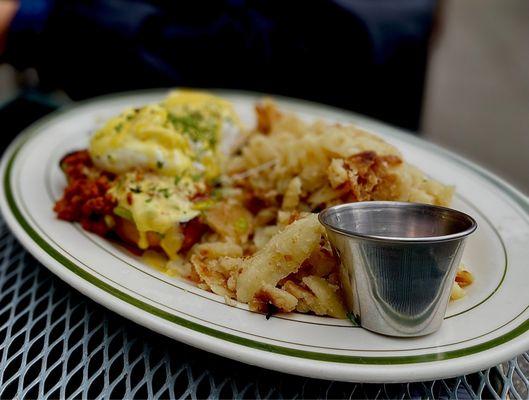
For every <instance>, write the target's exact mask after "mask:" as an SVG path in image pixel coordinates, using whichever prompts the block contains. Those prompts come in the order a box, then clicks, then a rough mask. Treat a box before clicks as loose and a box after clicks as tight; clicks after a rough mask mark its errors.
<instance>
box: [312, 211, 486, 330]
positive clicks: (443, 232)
mask: <svg viewBox="0 0 529 400" xmlns="http://www.w3.org/2000/svg"><path fill="white" fill-rule="evenodd" d="M319 219H320V222H321V223H322V224H323V225H324V226H325V228H326V229H327V234H328V237H329V240H330V242H331V244H332V246H333V250H334V252H335V254H336V255H337V257H338V258H339V259H340V262H341V271H340V272H341V273H340V275H341V281H342V289H343V291H344V293H345V297H346V301H347V307H348V308H349V310H350V311H351V312H352V313H353V315H354V317H355V319H356V320H357V321H358V322H359V323H360V325H361V326H362V327H364V328H366V329H369V330H371V331H374V332H378V333H382V334H385V335H390V336H422V335H426V334H429V333H432V332H435V331H436V330H438V329H439V328H440V326H441V323H442V322H443V318H444V315H445V312H446V307H447V305H448V301H449V298H450V291H451V288H452V284H453V282H454V279H455V274H456V272H457V267H458V265H459V262H460V260H461V255H462V253H463V247H464V244H465V238H466V237H467V236H468V235H470V234H471V233H472V232H474V231H475V230H476V227H477V224H476V222H475V221H474V219H473V218H472V217H470V216H468V215H467V214H464V213H462V212H460V211H456V210H452V209H449V208H445V207H437V206H432V205H427V204H416V203H400V202H391V201H369V202H358V203H349V204H343V205H339V206H335V207H331V208H328V209H326V210H324V211H322V212H321V213H320V215H319Z"/></svg>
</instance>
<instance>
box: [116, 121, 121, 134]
mask: <svg viewBox="0 0 529 400" xmlns="http://www.w3.org/2000/svg"><path fill="white" fill-rule="evenodd" d="M122 129H123V122H120V123H119V124H117V125H116V131H117V132H121V130H122Z"/></svg>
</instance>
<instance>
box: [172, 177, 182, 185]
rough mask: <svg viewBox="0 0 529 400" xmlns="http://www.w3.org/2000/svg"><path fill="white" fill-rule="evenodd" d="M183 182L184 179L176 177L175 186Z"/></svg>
mask: <svg viewBox="0 0 529 400" xmlns="http://www.w3.org/2000/svg"><path fill="white" fill-rule="evenodd" d="M181 180H182V177H181V176H175V177H174V184H175V186H176V185H178V184H179V183H180V181H181Z"/></svg>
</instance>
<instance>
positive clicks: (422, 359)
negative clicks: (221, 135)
mask: <svg viewBox="0 0 529 400" xmlns="http://www.w3.org/2000/svg"><path fill="white" fill-rule="evenodd" d="M167 91H168V90H163V89H161V90H142V91H131V92H122V93H114V94H110V95H105V96H99V97H95V98H92V99H88V100H85V101H82V102H79V103H76V104H74V105H71V106H67V107H65V108H63V109H60V110H57V111H55V112H53V113H51V114H50V115H48V116H46V117H44V118H42V119H40V120H38V121H36V122H35V123H33V124H32V125H30V126H29V127H27V128H26V129H24V130H23V131H22V132H21V133H20V134H19V136H18V137H17V138H16V139H15V140H14V141H13V142H12V143H11V144H10V146H9V147H8V148H7V149H6V151H5V152H4V154H3V156H2V163H1V166H0V177H1V179H2V186H3V189H4V190H3V191H0V192H1V195H0V209H1V211H2V213H3V215H4V218H5V219H6V222H7V224H8V226H9V228H10V229H11V231H12V232H13V233H14V234H15V236H16V237H17V238H18V240H19V241H21V242H22V244H23V245H24V247H25V248H26V249H28V250H29V251H30V253H31V254H32V255H33V256H35V257H36V258H37V259H38V260H39V261H41V262H42V263H43V264H44V265H46V267H48V269H50V270H51V271H52V272H53V273H54V274H56V275H58V276H59V277H60V278H61V279H63V280H65V281H67V283H68V284H70V285H72V286H73V287H75V288H76V289H78V290H80V291H81V292H83V293H84V294H85V295H87V296H88V297H91V298H92V299H93V300H95V301H96V302H98V303H100V304H102V305H104V306H106V307H107V308H110V309H111V310H113V311H116V312H118V313H119V312H124V314H126V315H127V318H129V319H132V320H134V321H135V322H138V323H140V324H141V325H143V326H145V327H147V328H149V329H153V326H152V322H153V319H152V317H153V316H154V317H156V318H159V319H163V320H164V323H165V324H166V323H167V322H171V323H173V324H177V326H179V327H183V328H184V329H186V330H192V331H193V332H192V333H194V332H198V333H199V334H200V335H207V338H208V339H209V340H210V341H211V338H214V339H215V341H222V342H227V343H229V346H228V347H230V346H233V345H236V346H237V347H238V349H239V350H240V348H241V347H247V348H249V349H251V351H250V353H248V352H246V353H248V354H247V357H246V359H244V361H245V362H247V363H250V364H259V365H261V366H265V367H268V368H271V369H280V370H283V371H285V372H290V373H297V374H302V375H307V376H313V377H322V371H321V368H322V367H321V366H316V368H314V367H311V366H310V363H305V364H300V363H294V364H299V365H298V367H297V368H292V367H288V366H286V365H285V362H286V363H291V361H289V360H286V361H285V362H282V363H279V362H278V360H277V356H279V357H282V356H284V357H287V358H288V359H294V358H297V359H298V360H301V361H303V360H307V359H309V360H312V361H316V362H318V363H324V364H329V365H331V366H332V368H331V369H330V371H327V373H324V374H323V375H324V377H326V378H327V379H334V378H336V375H343V374H339V373H336V372H338V371H337V370H336V369H337V368H338V369H339V368H340V367H343V366H344V365H347V366H349V367H350V366H352V365H354V366H362V367H367V366H368V365H370V366H373V367H386V368H387V367H396V366H398V367H401V366H403V365H411V366H414V365H415V366H416V365H421V366H423V365H425V364H427V363H434V364H436V365H439V364H438V363H439V362H449V361H450V360H461V358H470V357H474V356H476V355H478V356H480V355H481V356H483V354H484V353H483V351H485V350H489V349H496V353H498V354H497V355H496V357H494V355H495V354H496V353H493V354H492V355H491V354H489V357H488V358H489V359H490V360H489V361H488V362H487V364H488V365H492V364H495V363H497V362H501V361H504V360H505V359H507V358H509V357H511V356H513V355H515V354H518V353H519V352H521V351H524V350H526V349H525V347H529V336H527V337H525V338H523V337H522V338H523V339H524V340H518V341H515V339H522V338H520V336H521V335H523V334H524V333H525V332H527V331H528V330H529V319H527V320H525V321H523V322H522V323H521V324H519V325H518V326H516V327H515V328H513V329H512V330H511V331H509V332H507V333H504V334H503V335H501V336H499V337H496V338H493V339H491V340H489V341H487V342H484V343H480V344H477V345H473V346H470V347H465V348H462V349H456V350H451V351H446V352H440V353H428V354H420V355H406V356H351V355H339V354H325V353H319V352H312V351H307V350H300V349H291V348H288V347H284V346H278V345H272V344H267V343H262V342H258V341H255V340H252V339H247V338H244V337H240V336H237V335H233V334H230V333H226V332H221V331H218V330H216V329H213V328H210V327H207V326H203V325H201V324H199V323H196V322H193V321H189V320H186V319H185V318H182V317H179V316H176V315H172V314H170V313H169V312H167V311H165V310H162V309H159V308H157V307H155V306H152V305H150V304H147V303H145V302H143V301H141V300H139V299H136V298H134V297H133V296H131V295H129V294H127V293H124V292H122V291H120V290H118V289H116V288H114V287H112V286H111V285H109V284H108V283H106V282H104V281H101V280H100V279H98V278H96V277H95V276H93V275H91V274H90V273H89V272H86V271H84V270H83V269H82V268H81V267H79V266H77V265H76V264H75V263H74V262H72V261H71V260H69V259H68V258H66V257H65V256H63V255H62V254H61V253H60V252H58V251H57V250H56V249H54V248H53V246H52V245H50V244H48V243H47V242H46V241H45V240H44V239H43V238H42V237H41V236H40V235H39V234H38V233H37V232H36V231H35V230H34V229H33V228H32V227H31V225H30V224H29V223H28V222H27V221H26V220H25V218H24V216H23V215H22V213H21V212H20V210H19V209H18V206H17V204H16V201H15V199H14V197H13V193H12V192H11V187H10V178H11V169H12V167H13V165H14V162H15V160H16V156H17V155H18V154H19V151H20V150H21V149H22V148H23V147H24V145H25V144H26V143H27V142H28V141H29V140H30V139H31V137H33V136H34V135H36V134H38V132H39V130H40V129H41V128H42V127H43V126H45V125H47V124H49V123H52V122H53V121H54V120H57V119H60V117H61V116H63V115H64V114H66V113H71V112H76V111H77V110H79V109H81V108H82V107H83V106H86V105H90V104H94V103H100V102H105V101H108V100H119V99H125V98H127V97H131V96H132V97H134V96H139V95H143V96H148V95H151V96H157V95H160V96H161V95H163V94H164V93H167ZM208 91H210V92H213V93H218V94H220V95H232V96H244V97H252V98H255V97H264V96H266V95H265V94H261V93H256V92H247V91H230V90H220V91H219V90H214V89H213V90H208ZM268 96H270V95H268ZM272 97H274V98H276V99H278V100H280V101H283V102H288V103H290V104H297V105H301V106H303V105H305V106H309V107H311V108H317V109H319V110H321V111H324V110H327V111H332V112H333V113H338V114H341V115H343V116H351V117H353V118H355V117H356V118H359V119H363V120H364V121H367V122H372V123H375V124H378V125H379V126H382V127H384V128H385V131H386V132H388V134H390V135H393V136H396V137H398V138H400V139H404V140H405V141H408V142H411V143H412V144H414V145H418V146H420V147H423V148H426V149H428V150H430V151H432V150H435V151H437V152H441V153H443V155H444V156H446V157H448V158H449V159H452V160H453V161H455V162H457V163H458V164H462V165H463V166H465V167H467V168H469V169H470V170H472V171H473V172H476V173H478V174H479V175H481V176H482V177H484V178H486V179H487V181H489V182H491V183H492V184H494V185H495V186H496V187H498V188H500V189H502V191H503V192H504V193H505V194H507V195H508V197H509V198H510V199H511V200H513V201H514V202H515V203H516V204H517V205H518V206H520V208H521V209H522V210H523V211H524V213H525V215H526V216H528V215H529V199H528V198H527V197H526V196H524V194H523V193H521V192H520V191H518V190H517V189H516V188H514V187H513V186H512V185H510V184H509V183H508V182H506V181H504V180H503V179H502V178H500V177H498V176H497V175H495V174H493V173H491V172H489V171H487V170H485V169H483V168H482V167H480V166H479V165H477V164H475V163H474V162H472V161H469V160H467V159H464V158H462V157H461V156H459V155H457V154H455V153H452V152H451V151H449V150H446V149H444V148H442V147H440V146H438V145H436V144H433V143H430V142H427V141H425V140H423V139H420V138H417V137H414V136H411V135H408V134H406V133H405V131H403V130H401V129H398V128H393V127H391V126H388V125H386V124H384V123H381V122H379V121H375V120H372V119H370V118H368V117H363V116H360V115H358V114H355V113H352V112H350V111H348V110H342V109H339V108H335V107H331V106H327V105H322V104H318V103H312V102H308V101H305V100H298V99H293V98H288V97H284V96H276V95H272ZM70 274H72V275H71V276H68V275H70ZM79 278H81V279H80V280H79ZM94 289H97V290H96V291H94ZM98 291H102V292H105V293H106V294H107V295H110V296H111V297H110V298H107V297H105V296H103V297H101V296H98V295H97V294H98V293H97V292H98ZM116 299H119V302H117V301H115V300H116ZM124 306H126V307H124ZM127 307H130V308H131V309H129V310H124V308H127ZM137 308H140V309H141V310H142V311H143V312H145V313H147V315H148V316H149V318H140V317H139V315H136V314H138V313H134V310H136V309H137ZM156 325H157V326H158V328H159V329H154V330H156V331H158V332H160V333H162V334H165V335H168V336H171V337H173V338H175V339H178V340H182V341H183V342H186V343H188V344H191V345H193V346H196V347H200V348H203V349H205V350H206V351H211V352H214V353H218V354H221V355H224V356H227V357H229V358H236V359H237V354H233V350H231V351H230V350H229V349H227V351H221V350H222V349H215V348H214V347H215V346H211V345H208V343H205V342H204V340H194V338H192V337H190V336H189V335H184V334H183V332H178V329H177V330H176V331H174V332H168V329H167V327H163V326H162V325H163V323H162V324H156ZM179 333H181V334H179ZM187 333H189V332H187ZM184 336H186V337H184ZM201 339H204V338H201ZM197 342H202V343H201V344H197ZM507 344H509V345H510V346H507V347H508V348H507V349H504V351H503V352H500V351H499V350H500V349H499V347H500V346H503V347H506V346H505V345H507ZM515 344H517V345H516V346H515ZM255 351H257V352H258V353H259V354H260V355H261V357H260V356H259V354H258V355H257V357H256V354H257V353H255ZM265 352H267V353H268V354H267V355H268V356H269V357H262V353H265ZM500 353H505V354H504V355H503V354H502V355H501V356H500ZM270 354H272V356H271V357H270ZM481 358H482V361H481V363H479V360H476V363H477V364H476V366H477V365H478V364H479V366H478V369H479V368H481V367H483V366H484V363H485V362H484V360H483V357H481ZM265 361H266V362H265ZM278 364H282V365H281V367H282V368H278ZM468 367H470V365H468ZM468 367H467V368H464V367H460V368H454V366H453V365H452V366H450V367H445V368H442V369H443V370H445V371H446V372H444V373H443V372H439V373H436V374H435V375H433V376H432V375H431V374H430V375H428V374H424V373H423V374H420V376H417V378H419V379H417V380H421V379H425V378H436V377H443V376H444V375H446V376H455V375H459V374H460V373H462V372H470V371H473V369H469V368H468ZM472 368H474V367H472ZM349 369H350V368H349ZM437 369H440V368H437ZM332 370H334V372H335V373H332ZM370 370H371V372H370V373H368V371H370ZM392 370H393V372H392V373H391V374H390V375H389V376H388V375H386V376H384V377H380V376H379V377H378V378H379V379H380V378H382V379H381V380H380V381H388V380H391V381H398V380H406V381H410V378H414V377H409V376H408V377H406V378H405V379H403V377H402V375H403V373H400V372H399V371H398V370H397V369H395V368H392ZM399 370H402V372H404V368H399ZM428 370H430V368H428ZM351 372H352V371H351ZM363 372H364V373H360V374H353V375H354V376H352V378H356V379H358V378H359V377H360V378H361V379H364V378H362V376H365V378H367V379H368V380H369V381H371V382H374V381H379V380H378V379H377V375H378V374H380V373H381V370H380V368H375V369H372V368H364V371H363ZM373 372H375V373H376V374H377V375H375V374H373ZM387 372H389V371H387ZM359 375H360V376H359ZM344 378H345V379H344ZM338 379H344V380H350V379H349V377H347V376H342V377H341V378H338Z"/></svg>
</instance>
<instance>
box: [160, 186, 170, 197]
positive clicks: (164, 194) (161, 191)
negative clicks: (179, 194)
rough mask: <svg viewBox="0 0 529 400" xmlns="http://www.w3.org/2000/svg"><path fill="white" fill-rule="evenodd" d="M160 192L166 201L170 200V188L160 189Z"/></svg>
mask: <svg viewBox="0 0 529 400" xmlns="http://www.w3.org/2000/svg"><path fill="white" fill-rule="evenodd" d="M158 192H160V193H161V194H163V197H165V198H166V199H168V198H169V196H171V193H169V189H168V188H161V189H158Z"/></svg>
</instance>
